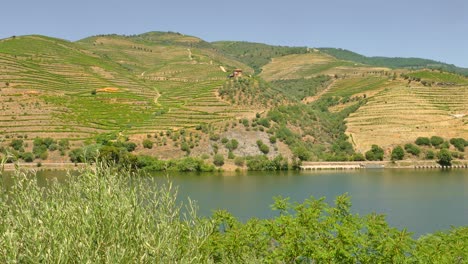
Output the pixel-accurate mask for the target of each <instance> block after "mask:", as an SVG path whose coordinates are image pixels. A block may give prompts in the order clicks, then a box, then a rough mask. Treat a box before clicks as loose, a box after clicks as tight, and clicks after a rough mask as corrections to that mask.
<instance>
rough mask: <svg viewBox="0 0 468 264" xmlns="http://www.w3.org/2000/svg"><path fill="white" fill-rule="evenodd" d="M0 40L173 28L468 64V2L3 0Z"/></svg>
mask: <svg viewBox="0 0 468 264" xmlns="http://www.w3.org/2000/svg"><path fill="white" fill-rule="evenodd" d="M1 7H2V12H1V13H2V14H1V15H0V38H5V37H9V36H12V35H25V34H42V35H48V36H52V37H59V38H64V39H68V40H78V39H81V38H84V37H87V36H90V35H96V34H108V33H118V34H139V33H144V32H147V31H177V32H181V33H184V34H189V35H195V36H198V37H201V38H203V39H205V40H207V41H216V40H244V41H254V42H263V43H268V44H277V45H291V46H309V47H338V48H345V49H349V50H352V51H356V52H358V53H361V54H364V55H368V56H376V55H381V56H391V57H395V56H398V57H422V58H429V59H435V60H439V61H443V62H447V63H452V64H455V65H457V66H463V67H468V1H467V0H392V1H383V0H355V1H352V0H322V1H315V0H287V1H275V0H270V1H266V0H257V1H256V0H237V1H233V0H229V1H223V0H199V1H193V0H186V1H182V0H170V1H169V0H168V1H159V0H128V1H123V0H115V1H110V0H81V1H80V0H6V1H2V4H1Z"/></svg>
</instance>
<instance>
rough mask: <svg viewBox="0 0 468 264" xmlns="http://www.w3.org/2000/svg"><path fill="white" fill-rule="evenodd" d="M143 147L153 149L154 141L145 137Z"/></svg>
mask: <svg viewBox="0 0 468 264" xmlns="http://www.w3.org/2000/svg"><path fill="white" fill-rule="evenodd" d="M143 147H144V148H147V149H152V148H153V141H151V139H144V140H143Z"/></svg>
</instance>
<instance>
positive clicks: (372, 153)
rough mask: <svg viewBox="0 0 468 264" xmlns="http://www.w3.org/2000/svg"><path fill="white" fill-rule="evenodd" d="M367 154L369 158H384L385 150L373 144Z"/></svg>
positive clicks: (372, 159) (373, 159)
mask: <svg viewBox="0 0 468 264" xmlns="http://www.w3.org/2000/svg"><path fill="white" fill-rule="evenodd" d="M365 155H366V159H367V160H371V161H375V160H383V157H384V150H383V149H382V148H381V147H379V146H377V145H372V147H371V149H370V150H369V151H367V152H366V153H365Z"/></svg>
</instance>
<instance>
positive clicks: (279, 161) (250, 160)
mask: <svg viewBox="0 0 468 264" xmlns="http://www.w3.org/2000/svg"><path fill="white" fill-rule="evenodd" d="M247 169H248V170H250V171H276V170H288V169H289V166H288V161H287V160H286V159H285V158H283V157H282V156H281V155H280V156H277V157H275V158H274V159H272V160H270V159H268V157H267V156H265V155H257V156H249V157H247Z"/></svg>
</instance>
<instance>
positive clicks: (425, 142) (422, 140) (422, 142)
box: [415, 137, 431, 146]
mask: <svg viewBox="0 0 468 264" xmlns="http://www.w3.org/2000/svg"><path fill="white" fill-rule="evenodd" d="M415 143H416V145H418V146H430V145H431V140H430V139H429V138H428V137H418V138H417V139H416V142H415Z"/></svg>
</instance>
